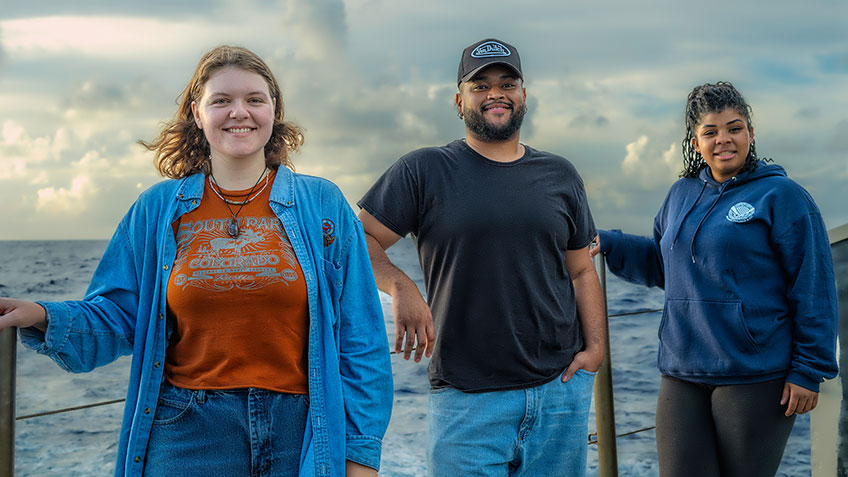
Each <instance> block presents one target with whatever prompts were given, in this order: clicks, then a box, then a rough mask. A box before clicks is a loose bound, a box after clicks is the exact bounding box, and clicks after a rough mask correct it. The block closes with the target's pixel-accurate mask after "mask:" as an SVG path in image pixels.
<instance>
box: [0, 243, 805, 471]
mask: <svg viewBox="0 0 848 477" xmlns="http://www.w3.org/2000/svg"><path fill="white" fill-rule="evenodd" d="M105 247H106V242H105V241H45V242H38V241H25V242H9V241H5V242H4V241H0V296H11V297H17V298H22V299H28V300H36V299H38V300H66V299H77V298H80V297H81V296H82V295H83V293H84V292H85V289H86V287H87V285H88V280H89V279H90V278H91V275H92V273H93V272H94V269H95V267H96V266H97V263H98V261H99V259H100V255H101V254H102V253H103V250H104V249H105ZM389 255H390V257H391V258H392V260H393V261H394V262H395V263H396V264H397V265H398V266H399V267H400V268H401V269H403V270H404V271H405V272H406V273H407V274H409V275H410V277H412V278H413V280H415V281H416V283H418V285H419V287H421V288H422V289H423V277H422V276H421V270H420V268H419V266H418V259H417V257H416V255H415V249H414V246H413V244H412V242H411V241H410V240H402V241H401V242H398V244H397V245H395V246H394V247H392V248H391V249H389ZM607 288H608V304H609V308H610V313H611V314H615V313H621V312H628V311H637V310H649V309H655V308H660V307H661V306H662V292H661V291H660V290H657V289H646V288H642V287H638V286H634V285H630V284H628V283H625V282H622V281H621V280H618V279H617V278H615V277H614V276H612V275H609V274H608V275H607ZM381 298H382V302H383V311H384V314H385V318H386V327H387V328H388V334H389V336H393V329H394V326H393V322H392V317H391V300H390V298H389V297H388V296H387V295H383V294H381ZM659 319H660V314H659V313H648V314H641V315H634V316H627V317H617V318H612V319H611V322H610V337H611V338H610V340H611V341H610V342H611V349H612V352H611V353H612V366H613V389H614V393H615V421H616V429H617V433H619V434H621V433H624V432H629V431H633V430H637V429H642V428H645V427H648V426H652V425H653V424H654V411H655V407H656V394H657V390H658V388H659V372H658V371H657V369H656V353H657V338H656V336H657V326H658V325H659ZM387 338H388V337H387ZM392 368H393V374H394V382H395V401H394V411H393V413H392V420H391V423H390V425H389V429H388V432H387V434H386V437H385V439H384V440H383V460H382V468H381V472H380V474H381V475H384V476H398V477H400V476H421V475H425V474H426V467H425V462H424V449H425V442H426V437H427V424H426V409H427V388H428V386H427V372H426V361H422V362H421V363H414V362H411V361H404V360H403V359H402V358H400V357H399V356H393V357H392ZM128 369H129V357H124V358H121V359H119V360H118V361H116V362H115V363H112V364H110V365H108V366H104V367H102V368H99V369H97V370H95V371H93V372H91V373H87V374H69V373H65V372H64V371H62V370H61V369H60V368H59V367H58V366H56V365H55V364H53V362H52V361H51V360H49V359H48V358H46V357H44V356H40V355H37V354H36V353H35V352H33V351H31V350H27V349H23V347H22V346H20V345H19V346H18V353H17V383H16V396H17V402H16V405H17V411H16V412H17V415H18V416H23V415H28V414H34V413H38V412H42V411H48V410H53V409H60V408H66V407H71V406H79V405H83V404H88V403H93V402H101V401H108V400H112V399H121V398H123V397H124V395H125V393H126V386H127V378H128V374H129V371H128ZM593 412H594V411H593ZM121 413H122V404H111V405H106V406H101V407H96V408H90V409H84V410H79V411H73V412H69V413H63V414H56V415H50V416H44V417H36V418H32V419H26V420H21V421H17V423H16V435H15V439H16V440H15V472H16V474H15V475H19V476H99V475H103V476H105V475H111V474H112V473H113V471H114V458H115V454H116V443H117V439H118V432H119V428H120V423H121ZM594 427H595V426H594V414H592V415H591V416H590V421H589V429H590V432H591V431H593V430H594ZM654 439H655V434H654V431H646V432H640V433H638V434H634V435H630V436H626V437H621V438H619V439H617V446H618V463H619V474H620V475H622V476H637V477H641V476H656V475H658V467H657V460H656V448H655V441H654ZM597 474H598V470H597V451H596V449H595V446H590V447H589V472H588V475H590V476H592V475H597ZM778 475H779V476H784V477H797V476H804V475H810V431H809V418H808V417H807V416H800V417H799V418H798V419H797V421H796V424H795V428H794V430H793V432H792V436H791V437H790V439H789V443H788V445H787V448H786V452H785V453H784V458H783V462H782V463H781V467H780V470H779V472H778Z"/></svg>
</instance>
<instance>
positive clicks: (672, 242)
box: [670, 181, 707, 250]
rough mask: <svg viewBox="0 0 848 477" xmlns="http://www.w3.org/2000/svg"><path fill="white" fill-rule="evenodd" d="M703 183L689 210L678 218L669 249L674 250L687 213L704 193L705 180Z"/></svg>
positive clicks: (705, 187) (705, 188) (687, 215)
mask: <svg viewBox="0 0 848 477" xmlns="http://www.w3.org/2000/svg"><path fill="white" fill-rule="evenodd" d="M703 182H704V185H703V187H701V192H700V193H698V197H696V198H695V202H692V206H691V207H689V210H687V211H686V213H685V214H683V219H681V220H680V225H679V226H678V227H677V232H676V233H675V234H674V240H672V241H671V247H670V248H671V250H674V245H675V244H676V243H677V239H678V238H680V230H681V229H682V228H683V223H684V222H686V219H687V218H689V214H690V213H692V209H694V208H695V206H696V205H698V201H700V200H701V196H702V195H704V191H705V190H707V182H706V181H703Z"/></svg>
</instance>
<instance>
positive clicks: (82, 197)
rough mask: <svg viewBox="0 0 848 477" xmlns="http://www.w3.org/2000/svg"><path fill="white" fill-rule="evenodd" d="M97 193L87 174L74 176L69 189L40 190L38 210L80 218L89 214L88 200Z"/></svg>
mask: <svg viewBox="0 0 848 477" xmlns="http://www.w3.org/2000/svg"><path fill="white" fill-rule="evenodd" d="M96 193H97V189H95V188H94V186H93V185H92V182H91V178H89V177H88V176H87V175H85V174H80V175H77V176H74V178H73V179H72V180H71V184H70V186H69V187H67V188H65V187H58V188H57V187H45V188H43V189H38V201H37V202H36V209H37V210H38V211H40V212H47V213H49V214H61V215H73V216H79V215H82V214H84V213H86V212H87V210H86V208H87V206H88V200H89V199H90V198H91V197H93V196H94V195H95V194H96Z"/></svg>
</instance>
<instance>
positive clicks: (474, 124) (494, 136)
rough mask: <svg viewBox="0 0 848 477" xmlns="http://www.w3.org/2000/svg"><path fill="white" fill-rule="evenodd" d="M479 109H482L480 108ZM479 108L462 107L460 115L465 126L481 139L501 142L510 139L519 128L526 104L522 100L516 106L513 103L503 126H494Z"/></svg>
mask: <svg viewBox="0 0 848 477" xmlns="http://www.w3.org/2000/svg"><path fill="white" fill-rule="evenodd" d="M480 109H481V110H482V108H480ZM481 110H476V109H471V108H463V111H462V116H463V118H464V119H465V127H467V128H468V130H469V131H471V132H472V133H474V135H475V136H477V137H478V138H480V140H482V141H486V142H502V141H507V140H509V139H511V138H512V137H513V136H514V135H515V133H517V132H518V130H519V129H521V122H522V121H524V114H525V113H526V112H527V105H526V104H525V103H523V102H522V103H521V104H520V105H518V106H515V105H513V106H512V109H511V111H512V113H511V114H510V115H509V121H507V123H506V124H504V125H503V126H495V125H494V124H492V123H490V122H488V121H486V118H484V117H483V113H482V111H481Z"/></svg>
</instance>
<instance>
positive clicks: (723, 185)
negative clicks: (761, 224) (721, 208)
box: [672, 161, 786, 263]
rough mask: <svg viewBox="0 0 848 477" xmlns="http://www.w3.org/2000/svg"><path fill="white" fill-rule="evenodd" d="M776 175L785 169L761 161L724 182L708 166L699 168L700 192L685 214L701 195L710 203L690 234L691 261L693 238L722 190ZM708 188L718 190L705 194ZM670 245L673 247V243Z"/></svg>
mask: <svg viewBox="0 0 848 477" xmlns="http://www.w3.org/2000/svg"><path fill="white" fill-rule="evenodd" d="M776 176H777V177H786V170H784V169H783V167H781V166H778V165H777V164H768V163H766V162H763V161H759V164H757V168H756V169H754V170H753V171H747V172H743V173H742V174H739V175H737V176H733V177H731V178H730V179H728V180H726V181H724V182H718V181H716V180H715V179H714V178H713V174H712V171H711V170H710V167H709V166H707V167H705V168H703V169H701V173H700V174H699V176H698V179H699V180H700V181H701V182H702V183H703V186H702V187H701V192H700V194H698V198H697V199H695V202H693V203H692V206H691V207H689V210H687V211H686V215H689V214H690V213H691V212H692V210H694V209H695V207H696V206H697V205H698V203H699V201H700V200H701V198H702V197H707V198H711V199H712V204H711V205H710V207H709V209H707V211H706V213H705V214H704V215H703V216H702V217H701V219H700V220H699V221H698V225H697V227H695V232H694V233H693V234H692V241H691V242H690V243H689V254H690V257H691V259H692V263H695V240H696V239H697V238H698V232H699V231H700V230H701V226H702V225H703V224H704V222H705V221H706V220H707V217H708V216H709V215H710V213H711V212H712V211H713V209H715V207H716V205H718V203H719V201H720V200H721V198H722V196H723V195H724V192H725V191H726V190H727V189H729V188H732V187H740V186H742V185H743V184H746V183H749V182H753V181H756V180H758V179H763V178H766V177H776ZM708 188H713V189H718V191H717V193H714V194H705V193H704V192H705V191H706V190H707V189H708ZM684 219H685V217H684ZM679 234H680V229H678V230H677V233H676V234H675V237H674V243H676V242H677V238H678V235H679ZM672 247H674V245H673V244H672Z"/></svg>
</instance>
